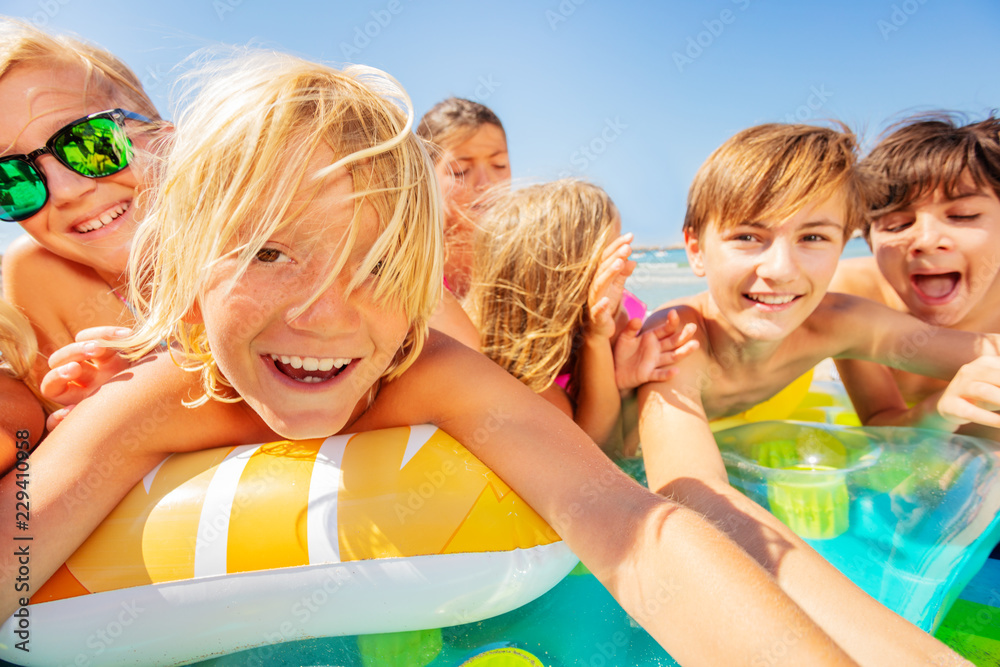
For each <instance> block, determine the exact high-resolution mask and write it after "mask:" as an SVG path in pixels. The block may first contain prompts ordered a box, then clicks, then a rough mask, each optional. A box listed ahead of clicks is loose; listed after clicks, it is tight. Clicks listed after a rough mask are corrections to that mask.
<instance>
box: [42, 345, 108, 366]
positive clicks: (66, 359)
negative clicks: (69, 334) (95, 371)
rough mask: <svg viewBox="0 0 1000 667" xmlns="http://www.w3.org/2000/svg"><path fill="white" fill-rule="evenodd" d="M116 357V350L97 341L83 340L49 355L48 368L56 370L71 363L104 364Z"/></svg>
mask: <svg viewBox="0 0 1000 667" xmlns="http://www.w3.org/2000/svg"><path fill="white" fill-rule="evenodd" d="M117 356H118V350H116V349H114V348H111V347H107V346H105V345H101V344H100V343H99V342H97V341H93V340H85V341H80V342H77V343H70V344H69V345H64V346H63V347H60V348H59V349H58V350H56V351H55V352H53V353H52V354H51V355H49V368H57V367H58V366H62V365H64V364H68V363H70V362H73V361H78V362H84V361H90V362H93V363H97V364H100V363H105V362H108V361H110V360H111V359H113V358H115V357H117Z"/></svg>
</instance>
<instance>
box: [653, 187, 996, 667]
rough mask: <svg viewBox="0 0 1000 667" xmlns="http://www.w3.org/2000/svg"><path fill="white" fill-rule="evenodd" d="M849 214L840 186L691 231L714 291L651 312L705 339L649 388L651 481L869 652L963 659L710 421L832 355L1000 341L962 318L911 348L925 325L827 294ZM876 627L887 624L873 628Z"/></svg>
mask: <svg viewBox="0 0 1000 667" xmlns="http://www.w3.org/2000/svg"><path fill="white" fill-rule="evenodd" d="M842 215H843V207H842V204H841V203H840V201H839V199H837V198H833V199H831V200H828V201H826V202H818V203H813V204H811V205H810V204H807V205H806V206H804V207H803V209H802V210H800V211H799V212H798V213H796V214H793V215H792V216H791V217H790V218H789V219H785V220H775V221H766V222H765V223H751V224H746V225H738V226H736V227H734V228H731V229H726V230H719V229H717V228H716V227H715V226H714V225H713V226H710V227H709V229H707V230H705V231H704V232H703V233H702V234H701V236H700V237H696V236H694V235H692V234H688V235H687V237H686V241H687V248H688V255H689V258H690V259H691V266H692V268H693V269H694V270H695V272H696V273H698V274H699V275H705V276H706V277H707V278H708V280H709V292H706V293H702V294H698V295H694V296H692V297H688V298H685V299H680V300H678V301H675V302H672V303H671V304H668V305H667V306H665V307H664V308H663V309H661V310H659V311H657V312H656V313H654V314H653V315H651V316H650V318H649V320H647V324H646V326H647V327H650V326H656V325H657V324H658V323H659V322H661V321H662V320H663V319H664V318H666V317H668V315H669V313H670V311H671V310H673V311H675V312H676V314H677V315H678V316H679V318H680V322H681V323H683V324H689V323H693V324H695V325H697V333H696V334H695V340H697V341H698V347H697V349H695V350H694V351H693V352H691V353H690V354H688V355H687V356H686V357H684V358H683V359H681V360H680V361H678V362H677V365H676V368H677V370H678V372H677V374H676V375H675V376H674V377H673V378H671V379H669V380H667V381H666V382H661V383H650V384H647V385H645V386H643V387H642V388H640V391H639V401H640V419H639V431H640V439H641V441H642V447H643V456H644V459H645V463H646V473H647V477H648V479H649V485H650V488H651V489H654V490H657V491H658V492H660V493H662V494H664V495H667V496H668V497H671V498H675V499H677V500H679V501H680V502H681V503H682V504H684V505H686V506H689V507H692V508H693V509H696V510H698V511H700V512H702V513H703V514H704V515H705V516H706V517H708V518H709V519H711V520H713V521H715V522H716V525H718V527H719V528H720V529H722V530H724V531H725V532H726V533H727V534H729V536H730V537H731V538H732V539H734V540H735V541H736V542H737V543H738V544H740V545H741V546H742V547H743V548H744V549H746V550H747V552H748V553H749V554H750V555H752V556H753V557H754V558H756V559H757V561H758V562H759V563H760V564H761V565H762V566H764V567H765V568H766V569H767V570H768V571H769V572H771V573H772V575H773V576H774V577H775V578H776V580H777V581H778V583H779V584H780V585H781V586H782V588H783V590H785V591H786V592H787V593H788V594H789V596H790V597H792V599H794V600H795V601H796V602H797V603H798V604H799V605H800V606H801V607H802V608H803V609H805V610H806V612H807V613H808V614H809V615H810V616H811V617H812V618H814V619H817V620H818V622H819V623H820V624H821V625H822V626H823V627H824V629H825V630H826V631H827V632H828V633H829V634H830V635H831V637H833V638H834V640H835V641H837V642H838V643H839V644H840V645H841V646H843V647H845V648H846V649H847V651H848V652H849V653H850V654H851V656H852V657H853V658H854V659H855V660H857V661H858V662H859V663H861V664H870V665H885V664H935V663H934V662H933V661H934V660H936V659H938V658H939V657H940V656H942V655H946V656H948V658H947V659H948V660H953V661H956V662H957V661H960V659H959V658H957V656H953V654H951V653H950V652H949V651H948V650H947V649H945V648H944V647H943V646H942V645H941V644H940V643H939V642H937V640H935V639H934V638H933V637H931V636H929V635H927V634H926V633H923V632H921V631H919V630H917V629H916V628H915V627H914V626H912V625H911V624H909V623H908V622H907V621H905V620H903V619H902V618H900V617H899V616H898V615H896V614H894V613H893V612H891V611H889V610H888V609H886V608H885V607H883V606H882V605H880V604H878V603H877V602H875V601H874V600H873V599H872V598H870V597H869V596H868V595H867V594H865V593H864V592H863V591H861V590H860V589H859V588H857V587H856V586H855V585H854V584H853V583H852V582H850V581H849V580H848V579H847V578H846V577H844V576H843V575H842V574H840V572H839V571H837V570H836V569H835V568H834V567H833V566H831V565H830V564H829V563H827V562H826V560H825V559H823V558H822V557H821V556H819V554H817V553H816V552H815V551H813V550H812V549H811V548H809V547H808V545H806V544H805V542H803V541H802V540H801V539H800V538H799V537H798V536H797V535H795V534H794V533H793V532H792V531H791V530H790V529H789V528H788V527H787V526H785V525H784V524H782V523H781V522H780V521H778V520H777V519H776V518H775V517H774V516H773V515H772V514H770V513H769V512H766V511H765V510H764V509H763V508H761V507H760V506H758V505H756V504H755V503H753V502H752V501H751V500H749V499H748V498H746V497H745V496H743V495H742V494H741V493H739V492H737V491H736V490H735V489H733V488H732V487H731V486H730V485H729V483H728V477H727V475H726V470H725V466H724V465H723V462H722V457H721V454H720V453H719V450H718V447H717V445H716V443H715V439H714V437H713V436H712V432H711V430H710V428H709V424H708V422H709V420H711V419H716V418H719V417H725V416H730V415H734V414H738V413H740V412H743V411H744V410H746V409H748V408H749V407H752V406H753V405H756V404H758V403H760V402H761V401H764V400H766V399H768V398H770V397H771V396H773V395H774V394H776V393H778V392H779V391H780V390H781V389H782V388H783V387H785V386H786V385H787V384H789V383H791V382H792V381H793V380H795V379H796V378H797V377H799V376H800V375H802V374H803V373H805V372H806V371H808V370H809V369H811V368H812V367H813V366H815V365H816V364H817V363H818V362H819V361H821V360H823V359H825V358H827V357H835V358H836V357H846V356H851V357H858V358H864V359H883V360H887V361H888V360H894V361H897V362H899V363H902V364H904V365H906V366H908V367H909V368H910V369H911V370H915V371H919V372H923V373H931V374H936V375H938V376H941V377H947V376H948V375H949V373H953V372H954V370H955V369H956V368H958V367H960V366H961V365H962V364H963V363H966V362H967V361H969V360H970V359H972V358H975V357H976V356H978V355H979V354H980V353H982V352H983V351H987V350H988V351H990V352H995V351H996V349H998V348H997V346H996V341H995V340H987V339H984V338H983V337H978V336H975V335H972V334H968V333H964V332H957V331H951V332H946V333H942V335H941V336H940V337H934V338H933V341H934V342H933V346H934V351H933V352H930V353H929V354H928V355H926V356H913V355H909V356H907V355H906V354H905V351H906V349H905V345H906V343H907V341H908V340H910V339H912V338H913V337H914V336H922V337H926V325H924V324H923V323H921V322H920V321H919V320H916V319H915V318H911V317H908V316H905V315H902V314H900V313H897V312H894V311H892V310H889V309H886V308H884V307H881V306H879V305H878V304H875V303H873V302H870V301H867V300H865V299H860V298H856V297H851V296H847V295H842V294H827V292H826V288H827V286H828V284H829V281H830V278H831V277H832V275H833V272H834V270H835V268H836V265H837V259H838V257H839V255H840V252H841V251H842V249H843V244H844V241H845V239H844V234H843V225H842V223H841V222H840V221H841V220H842V219H843V218H842ZM897 358H898V359H897ZM678 433H683V434H684V437H681V438H678V437H674V435H675V434H678ZM874 627H877V628H880V629H884V630H885V633H884V634H883V633H879V634H877V635H874V634H872V633H871V632H870V630H871V628H874ZM901 637H906V638H907V639H906V640H905V641H898V640H899V638H901ZM890 638H891V639H890Z"/></svg>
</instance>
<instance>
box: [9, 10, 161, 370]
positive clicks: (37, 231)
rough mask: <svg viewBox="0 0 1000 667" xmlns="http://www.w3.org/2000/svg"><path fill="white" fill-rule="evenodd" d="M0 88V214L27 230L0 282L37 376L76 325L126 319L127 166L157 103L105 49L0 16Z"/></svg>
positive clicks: (132, 224) (130, 211)
mask: <svg viewBox="0 0 1000 667" xmlns="http://www.w3.org/2000/svg"><path fill="white" fill-rule="evenodd" d="M0 95H2V99H4V100H6V101H5V103H4V105H3V108H0V225H3V224H13V223H16V224H19V225H21V227H22V228H24V230H25V231H26V232H27V235H26V236H22V237H20V238H18V239H17V240H15V241H14V242H13V243H12V244H11V245H10V247H9V248H8V249H7V251H6V252H5V253H4V257H3V291H4V297H5V298H6V299H7V300H8V301H9V302H11V303H12V304H14V305H15V306H16V307H17V308H19V309H20V310H21V311H22V312H23V313H24V314H25V315H26V316H27V317H28V319H29V320H30V321H31V324H32V326H33V328H34V330H35V333H36V336H37V338H38V346H39V352H40V353H41V354H39V357H38V361H37V362H36V364H35V367H34V369H33V373H32V375H33V376H34V379H35V380H36V381H40V379H41V376H42V375H43V374H44V372H45V371H46V370H47V363H46V362H47V359H48V356H49V355H50V354H51V353H52V352H53V351H55V350H57V349H59V348H61V347H63V346H64V345H67V344H68V343H71V342H73V340H74V338H75V336H76V335H77V333H79V332H80V331H82V330H84V329H87V328H89V327H94V326H108V325H110V326H131V325H132V324H133V322H134V317H133V314H132V312H131V310H130V307H129V304H127V303H126V302H125V300H124V298H122V295H124V294H125V293H126V291H125V272H126V267H127V264H128V255H129V250H130V248H131V245H132V237H133V235H134V234H135V229H136V223H137V221H138V219H139V217H140V216H139V212H138V210H137V206H136V205H137V204H140V203H141V202H140V199H141V197H140V192H141V188H139V185H140V182H141V180H142V179H141V176H140V174H139V173H138V170H137V166H138V164H140V163H141V162H142V159H141V157H142V156H141V153H143V152H146V151H148V150H150V149H151V142H152V139H153V137H154V136H155V129H156V128H157V127H158V125H159V124H160V123H159V114H158V113H157V111H156V109H155V107H154V106H153V103H152V102H151V101H150V99H149V97H148V96H147V95H146V93H145V92H144V91H143V89H142V84H141V83H140V82H139V79H138V77H136V75H135V74H134V73H133V72H132V71H131V70H130V69H129V68H128V67H127V66H126V65H125V64H124V63H123V62H121V61H120V60H118V59H117V58H115V57H114V56H113V55H111V54H110V53H108V52H107V51H105V50H103V49H100V48H98V47H95V46H92V45H90V44H87V43H85V42H83V41H80V40H78V39H75V38H70V37H65V36H52V35H48V34H46V33H44V32H42V31H40V30H38V29H36V28H34V27H33V26H30V25H27V24H24V23H21V22H18V21H15V20H12V19H7V18H3V17H0ZM138 208H141V207H138Z"/></svg>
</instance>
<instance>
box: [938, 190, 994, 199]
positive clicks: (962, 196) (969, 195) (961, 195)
mask: <svg viewBox="0 0 1000 667" xmlns="http://www.w3.org/2000/svg"><path fill="white" fill-rule="evenodd" d="M976 197H984V198H986V199H989V195H988V194H986V193H985V192H983V191H982V190H976V191H974V192H960V193H958V194H957V195H955V196H954V197H949V198H948V201H950V202H951V201H959V200H961V199H973V198H976Z"/></svg>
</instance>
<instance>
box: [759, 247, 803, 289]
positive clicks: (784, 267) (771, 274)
mask: <svg viewBox="0 0 1000 667" xmlns="http://www.w3.org/2000/svg"><path fill="white" fill-rule="evenodd" d="M797 271H798V267H797V266H796V265H795V258H794V257H793V253H792V249H791V247H790V245H789V244H788V243H785V242H783V241H780V240H776V241H773V242H771V244H770V245H769V246H768V248H767V249H765V250H764V252H763V253H761V261H760V263H759V264H758V266H757V275H758V276H760V277H761V278H767V279H769V280H774V281H782V280H788V279H790V278H792V277H794V275H795V273H796V272H797Z"/></svg>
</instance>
